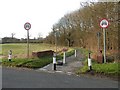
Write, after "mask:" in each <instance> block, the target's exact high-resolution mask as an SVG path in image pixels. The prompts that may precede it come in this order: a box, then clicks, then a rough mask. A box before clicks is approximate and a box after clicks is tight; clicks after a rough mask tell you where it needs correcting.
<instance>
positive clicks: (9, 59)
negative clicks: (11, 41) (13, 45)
mask: <svg viewBox="0 0 120 90" xmlns="http://www.w3.org/2000/svg"><path fill="white" fill-rule="evenodd" d="M11 60H12V50H10V51H9V54H8V61H11Z"/></svg>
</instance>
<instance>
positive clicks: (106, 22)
mask: <svg viewBox="0 0 120 90" xmlns="http://www.w3.org/2000/svg"><path fill="white" fill-rule="evenodd" d="M108 26H109V22H108V20H107V19H105V18H103V19H102V20H101V21H100V27H101V28H107V27H108Z"/></svg>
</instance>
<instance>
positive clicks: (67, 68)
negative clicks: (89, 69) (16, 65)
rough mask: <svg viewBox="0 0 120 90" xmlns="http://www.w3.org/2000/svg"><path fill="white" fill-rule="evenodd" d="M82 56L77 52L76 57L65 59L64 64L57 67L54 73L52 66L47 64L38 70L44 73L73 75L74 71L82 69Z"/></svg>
mask: <svg viewBox="0 0 120 90" xmlns="http://www.w3.org/2000/svg"><path fill="white" fill-rule="evenodd" d="M83 57H84V56H83V55H82V54H81V53H80V51H78V50H77V57H75V56H74V55H72V56H70V57H67V58H66V64H64V65H62V66H60V65H57V67H56V71H54V70H53V64H52V63H51V64H49V65H47V66H45V67H43V68H40V69H38V70H42V71H46V72H51V73H53V72H59V73H67V74H75V71H76V69H78V68H80V67H82V66H83V65H82V60H83Z"/></svg>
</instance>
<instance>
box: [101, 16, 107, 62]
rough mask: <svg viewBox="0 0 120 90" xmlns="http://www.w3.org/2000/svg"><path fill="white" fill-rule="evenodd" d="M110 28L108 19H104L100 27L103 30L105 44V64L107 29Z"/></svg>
mask: <svg viewBox="0 0 120 90" xmlns="http://www.w3.org/2000/svg"><path fill="white" fill-rule="evenodd" d="M108 26H109V22H108V20H107V19H105V18H104V19H102V20H101V21H100V27H101V28H102V29H103V38H104V39H103V42H104V63H106V32H105V31H106V30H105V29H106V28H107V27H108Z"/></svg>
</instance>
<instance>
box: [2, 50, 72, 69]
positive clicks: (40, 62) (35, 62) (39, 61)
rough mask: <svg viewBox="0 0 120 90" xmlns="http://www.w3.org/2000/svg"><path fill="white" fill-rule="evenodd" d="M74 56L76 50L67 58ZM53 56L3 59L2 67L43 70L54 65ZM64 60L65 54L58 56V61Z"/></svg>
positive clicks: (68, 52) (68, 54) (70, 51)
mask: <svg viewBox="0 0 120 90" xmlns="http://www.w3.org/2000/svg"><path fill="white" fill-rule="evenodd" d="M73 54H74V50H73V49H70V50H68V51H67V52H66V56H67V57H68V56H71V55H73ZM52 58H53V57H52V56H51V57H50V56H49V57H41V58H33V59H32V58H30V59H26V58H16V59H12V61H8V59H5V58H4V59H3V60H2V65H3V66H8V67H26V68H33V69H35V68H41V67H44V66H46V65H48V64H50V63H52ZM62 58H63V54H62V53H61V54H58V56H57V60H60V59H62Z"/></svg>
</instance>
